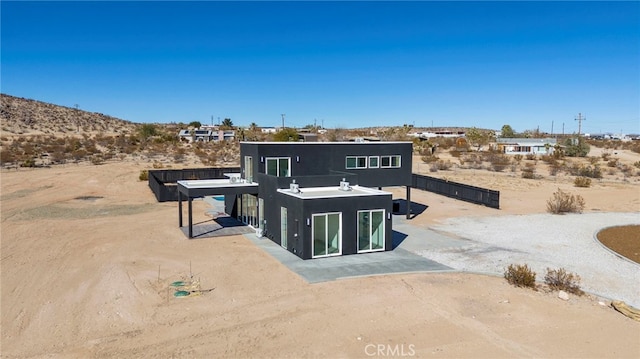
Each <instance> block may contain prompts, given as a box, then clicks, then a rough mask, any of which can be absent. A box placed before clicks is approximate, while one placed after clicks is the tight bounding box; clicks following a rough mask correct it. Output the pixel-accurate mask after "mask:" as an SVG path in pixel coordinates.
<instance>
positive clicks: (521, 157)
mask: <svg viewBox="0 0 640 359" xmlns="http://www.w3.org/2000/svg"><path fill="white" fill-rule="evenodd" d="M523 158H524V157H523V156H522V155H521V154H517V155H513V160H514V161H516V162H517V163H520V162H522V159H523Z"/></svg>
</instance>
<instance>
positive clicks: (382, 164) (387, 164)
mask: <svg viewBox="0 0 640 359" xmlns="http://www.w3.org/2000/svg"><path fill="white" fill-rule="evenodd" d="M400 159H401V156H400V155H391V156H347V165H346V168H347V169H362V168H400V166H401V160H400Z"/></svg>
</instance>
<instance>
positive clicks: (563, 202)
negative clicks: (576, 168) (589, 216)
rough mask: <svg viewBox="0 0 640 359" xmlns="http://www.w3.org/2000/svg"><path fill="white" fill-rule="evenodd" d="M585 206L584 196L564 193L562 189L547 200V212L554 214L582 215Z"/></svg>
mask: <svg viewBox="0 0 640 359" xmlns="http://www.w3.org/2000/svg"><path fill="white" fill-rule="evenodd" d="M584 206H585V203H584V198H582V196H580V195H573V194H570V193H568V192H564V191H563V190H561V189H560V188H558V190H557V191H556V192H554V193H553V197H551V198H550V199H549V200H547V212H549V213H553V214H565V213H582V211H583V210H584Z"/></svg>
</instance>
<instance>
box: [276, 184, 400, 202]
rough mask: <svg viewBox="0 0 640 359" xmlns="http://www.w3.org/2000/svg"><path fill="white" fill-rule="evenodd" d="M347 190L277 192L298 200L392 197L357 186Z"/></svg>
mask: <svg viewBox="0 0 640 359" xmlns="http://www.w3.org/2000/svg"><path fill="white" fill-rule="evenodd" d="M349 188H350V190H349V191H344V190H341V189H340V187H339V186H329V187H306V188H300V192H292V191H291V189H289V188H284V189H279V190H278V192H280V193H282V194H286V195H288V196H292V197H296V198H300V199H314V198H338V197H361V196H385V195H392V193H391V192H386V191H381V190H377V189H373V188H369V187H361V186H358V185H355V186H350V187H349Z"/></svg>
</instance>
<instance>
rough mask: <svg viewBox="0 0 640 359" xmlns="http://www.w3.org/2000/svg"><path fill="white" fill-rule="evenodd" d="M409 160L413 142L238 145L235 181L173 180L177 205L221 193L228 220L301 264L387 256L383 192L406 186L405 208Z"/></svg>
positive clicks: (389, 204) (388, 202)
mask: <svg viewBox="0 0 640 359" xmlns="http://www.w3.org/2000/svg"><path fill="white" fill-rule="evenodd" d="M411 155H412V143H411V142H375V143H368V142H358V143H355V142H242V143H241V144H240V156H241V157H240V161H241V173H240V174H232V175H230V176H229V177H230V179H229V180H202V181H198V180H195V181H179V182H178V189H179V191H180V193H181V195H180V201H182V195H185V196H186V197H187V198H188V199H189V201H190V200H191V198H192V197H196V196H202V195H205V193H206V194H208V195H211V194H224V195H225V208H226V210H227V212H228V213H229V214H230V215H231V216H233V217H236V218H238V219H240V220H241V221H242V222H244V223H246V224H248V225H251V226H253V227H254V228H256V232H257V234H258V235H262V236H264V237H267V238H269V239H270V240H272V241H274V242H276V243H278V244H280V245H281V246H282V247H283V248H285V249H286V250H288V251H290V252H292V253H294V254H296V255H297V256H299V257H300V258H302V259H311V258H321V257H327V256H335V255H345V254H357V253H366V252H375V251H387V250H391V249H392V245H391V243H392V223H391V222H392V221H391V218H392V211H393V201H392V195H391V193H389V192H385V191H382V190H381V188H382V187H388V186H405V187H406V189H407V201H410V186H411V180H412V177H411V172H412V171H411V170H412V168H411V162H412V161H411V160H412V158H411ZM180 206H181V205H180ZM180 213H182V212H181V211H180ZM407 215H408V213H407ZM180 216H182V215H180ZM180 218H181V219H180V222H181V223H182V217H180Z"/></svg>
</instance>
